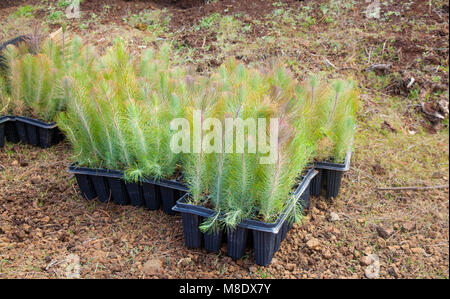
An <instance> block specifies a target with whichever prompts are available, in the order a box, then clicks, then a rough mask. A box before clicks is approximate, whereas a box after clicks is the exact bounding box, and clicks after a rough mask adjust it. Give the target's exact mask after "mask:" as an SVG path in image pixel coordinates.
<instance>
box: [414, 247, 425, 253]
mask: <svg viewBox="0 0 450 299" xmlns="http://www.w3.org/2000/svg"><path fill="white" fill-rule="evenodd" d="M411 252H412V253H415V254H424V253H425V250H424V249H423V248H418V247H416V248H411Z"/></svg>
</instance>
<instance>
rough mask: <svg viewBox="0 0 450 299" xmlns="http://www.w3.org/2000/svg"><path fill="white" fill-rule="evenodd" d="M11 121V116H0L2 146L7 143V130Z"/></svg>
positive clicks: (0, 145) (0, 140)
mask: <svg viewBox="0 0 450 299" xmlns="http://www.w3.org/2000/svg"><path fill="white" fill-rule="evenodd" d="M10 122H11V117H10V116H2V117H0V148H2V147H3V146H4V145H5V135H6V130H7V124H9V123H10Z"/></svg>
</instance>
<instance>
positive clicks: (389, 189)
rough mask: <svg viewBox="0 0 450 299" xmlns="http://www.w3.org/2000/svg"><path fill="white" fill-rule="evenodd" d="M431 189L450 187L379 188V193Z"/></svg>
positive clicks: (446, 186)
mask: <svg viewBox="0 0 450 299" xmlns="http://www.w3.org/2000/svg"><path fill="white" fill-rule="evenodd" d="M431 189H448V185H438V186H409V187H387V188H377V191H399V190H410V191H420V190H431Z"/></svg>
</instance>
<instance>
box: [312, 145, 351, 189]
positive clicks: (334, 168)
mask: <svg viewBox="0 0 450 299" xmlns="http://www.w3.org/2000/svg"><path fill="white" fill-rule="evenodd" d="M351 156H352V152H351V151H348V152H347V155H346V157H345V161H344V163H332V162H315V163H314V169H316V170H317V171H318V172H319V173H318V174H317V176H316V177H315V178H314V179H313V180H312V181H311V195H313V196H318V195H320V193H321V191H322V190H323V189H324V188H325V190H326V197H327V198H336V197H337V196H338V194H339V191H340V189H341V182H342V175H343V174H344V172H346V171H348V170H349V169H350V160H351Z"/></svg>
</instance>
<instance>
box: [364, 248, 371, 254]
mask: <svg viewBox="0 0 450 299" xmlns="http://www.w3.org/2000/svg"><path fill="white" fill-rule="evenodd" d="M364 254H365V255H371V254H372V247H366V249H364Z"/></svg>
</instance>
